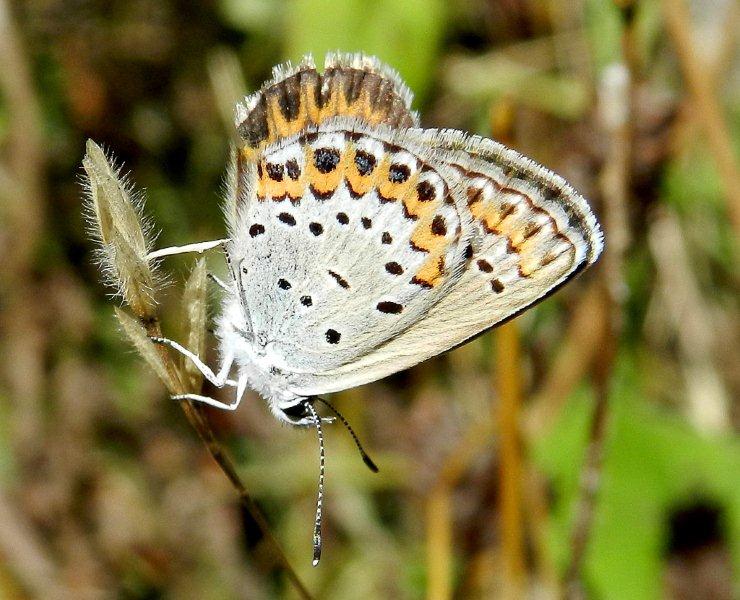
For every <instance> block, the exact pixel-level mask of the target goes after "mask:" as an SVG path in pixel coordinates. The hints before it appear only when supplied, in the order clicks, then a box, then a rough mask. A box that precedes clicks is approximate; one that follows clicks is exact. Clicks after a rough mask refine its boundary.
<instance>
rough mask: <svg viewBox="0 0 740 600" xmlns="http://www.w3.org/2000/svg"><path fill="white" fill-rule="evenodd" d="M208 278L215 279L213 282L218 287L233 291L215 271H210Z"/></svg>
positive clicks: (225, 290)
mask: <svg viewBox="0 0 740 600" xmlns="http://www.w3.org/2000/svg"><path fill="white" fill-rule="evenodd" d="M208 278H209V279H210V280H211V281H213V283H215V284H216V285H217V286H218V287H220V288H221V289H222V290H223V291H224V292H229V293H231V292H232V291H233V290H232V289H231V288H230V287H229V286H228V284H227V283H226V282H225V281H224V280H223V279H220V278H218V277H217V276H216V275H214V274H213V273H208Z"/></svg>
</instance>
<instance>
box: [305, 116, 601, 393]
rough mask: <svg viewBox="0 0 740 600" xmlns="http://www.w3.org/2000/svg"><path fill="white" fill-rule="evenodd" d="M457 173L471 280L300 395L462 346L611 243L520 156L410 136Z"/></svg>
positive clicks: (568, 195) (567, 189)
mask: <svg viewBox="0 0 740 600" xmlns="http://www.w3.org/2000/svg"><path fill="white" fill-rule="evenodd" d="M408 135H411V136H412V137H414V139H421V140H423V141H424V143H428V144H430V145H432V146H433V147H435V148H436V151H437V153H438V154H437V159H438V160H440V161H444V162H445V164H447V165H449V166H452V167H453V172H454V173H456V175H454V177H457V178H459V180H458V181H457V182H454V184H455V185H454V187H455V188H456V189H458V190H460V192H459V193H461V194H466V195H467V206H468V210H469V211H470V213H471V216H472V220H471V221H470V222H471V225H470V227H472V228H473V230H474V235H473V236H472V239H473V240H474V244H473V255H472V257H471V259H470V260H469V262H468V266H467V270H466V271H465V273H463V275H462V277H461V278H460V279H459V280H457V281H456V282H455V284H454V285H453V286H451V287H450V289H449V290H448V291H447V293H446V294H444V296H442V297H441V298H440V299H439V300H438V302H436V303H435V304H434V305H433V306H432V307H431V308H430V309H429V310H428V312H427V313H426V314H425V315H423V316H422V318H420V319H419V320H418V321H417V322H416V323H414V324H412V325H411V326H410V327H408V328H407V329H406V330H404V331H403V332H402V333H400V334H399V335H398V336H396V337H394V338H392V339H389V340H388V341H386V342H384V343H383V344H381V345H379V346H377V347H375V348H374V349H372V351H371V352H368V353H366V354H365V355H363V356H360V357H358V358H357V359H356V360H353V361H351V362H349V363H346V364H344V365H341V366H339V367H337V368H334V369H330V370H327V371H325V372H323V373H316V374H306V375H300V376H298V377H297V378H296V380H295V382H294V384H295V390H296V391H297V393H301V394H305V395H311V394H321V393H328V392H333V391H339V390H342V389H347V388H350V387H354V386H357V385H361V384H364V383H368V382H371V381H375V380H378V379H381V378H383V377H386V376H388V375H390V374H392V373H395V372H398V371H400V370H403V369H406V368H409V367H411V366H413V365H415V364H417V363H419V362H422V361H424V360H426V359H428V358H430V357H432V356H435V355H437V354H440V353H442V352H445V351H447V350H449V349H451V348H453V347H456V346H458V345H460V344H461V343H463V342H465V341H466V340H468V339H470V338H471V337H473V336H475V335H477V334H479V333H481V332H482V331H485V330H486V329H489V328H491V327H493V326H495V325H496V324H497V323H500V322H501V321H504V320H506V319H508V318H510V317H512V316H514V315H516V314H518V313H520V312H521V311H523V310H524V309H526V308H527V307H528V306H531V305H532V304H534V303H536V302H537V301H539V300H541V299H542V298H544V297H546V296H547V295H548V294H549V293H551V292H552V291H553V290H555V289H557V288H558V287H559V286H561V285H562V284H563V283H565V282H566V281H567V280H568V279H570V278H571V277H573V276H574V275H575V274H577V273H578V272H579V271H580V270H582V269H583V268H585V267H586V266H588V265H589V264H591V263H593V262H594V261H595V260H596V259H597V258H598V256H599V254H600V252H601V250H602V247H603V241H602V234H601V231H600V229H599V226H598V223H597V221H596V218H595V217H594V215H593V213H592V212H591V209H590V208H589V206H588V204H587V203H586V201H585V200H584V199H583V197H582V196H580V195H579V194H578V193H577V192H576V191H575V190H573V188H572V187H571V186H570V185H568V184H567V183H566V182H565V181H564V180H563V179H562V178H561V177H559V176H558V175H556V174H554V173H552V172H551V171H549V170H547V169H546V168H544V167H542V166H540V165H538V164H536V163H534V162H533V161H531V160H529V159H527V158H525V157H522V156H521V155H519V154H518V153H516V152H515V151H513V150H510V149H508V148H506V147H504V146H502V145H500V144H497V143H495V142H492V141H490V140H483V139H481V138H469V137H467V136H464V135H462V134H460V133H459V132H435V131H423V130H409V134H408Z"/></svg>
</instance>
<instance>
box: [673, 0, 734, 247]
mask: <svg viewBox="0 0 740 600" xmlns="http://www.w3.org/2000/svg"><path fill="white" fill-rule="evenodd" d="M662 4H663V18H664V19H665V24H666V28H667V29H668V33H669V35H670V36H671V37H672V38H673V43H674V46H675V50H676V54H677V55H678V58H679V62H680V65H681V69H682V71H683V76H684V78H685V79H686V85H687V87H688V90H689V93H690V94H691V95H692V96H693V100H694V103H695V107H694V108H695V110H694V115H695V116H696V119H697V120H698V121H699V122H700V123H701V125H702V127H703V128H704V132H705V134H706V136H707V142H708V145H709V151H710V152H711V153H712V154H713V155H714V160H715V161H716V162H717V168H718V171H719V176H720V179H721V181H722V185H723V187H724V189H725V194H726V196H727V213H728V216H729V218H730V221H731V222H732V225H733V227H734V229H735V233H736V234H740V171H739V170H738V167H737V165H738V161H737V158H736V157H735V154H734V152H733V149H732V141H731V139H730V134H729V130H728V128H727V124H726V123H725V119H724V117H723V115H722V109H721V106H720V102H719V100H718V98H717V96H716V94H715V86H714V85H713V81H712V77H713V73H712V69H710V68H707V66H706V65H703V64H702V63H701V58H700V55H699V53H698V52H697V49H696V45H695V44H694V40H693V32H692V28H691V15H690V14H689V9H688V7H687V6H686V3H685V2H684V0H663V3H662Z"/></svg>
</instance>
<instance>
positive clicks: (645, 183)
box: [0, 0, 740, 599]
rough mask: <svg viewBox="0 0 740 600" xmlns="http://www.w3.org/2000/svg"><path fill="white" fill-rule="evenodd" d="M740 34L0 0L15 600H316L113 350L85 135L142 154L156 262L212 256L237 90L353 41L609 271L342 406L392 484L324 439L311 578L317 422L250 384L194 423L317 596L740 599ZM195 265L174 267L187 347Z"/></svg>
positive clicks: (335, 437)
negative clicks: (205, 243)
mask: <svg viewBox="0 0 740 600" xmlns="http://www.w3.org/2000/svg"><path fill="white" fill-rule="evenodd" d="M739 13H740V6H738V4H737V3H736V2H734V1H733V0H663V1H661V0H635V1H629V0H624V1H621V2H610V1H606V0H577V1H575V2H566V1H564V0H562V1H558V0H451V1H447V0H408V1H405V2H397V1H395V0H377V1H375V2H365V1H363V0H342V1H340V0H292V1H290V2H272V1H269V0H210V1H205V2H195V1H190V0H160V1H157V2H154V1H147V0H126V1H123V0H120V1H119V0H71V1H69V0H67V1H64V2H63V1H61V0H25V1H21V0H15V1H13V0H0V257H2V258H1V259H0V264H1V265H2V267H1V268H0V311H2V312H1V313H0V326H1V327H2V338H1V339H0V353H1V354H0V356H2V372H1V373H0V597H2V598H62V597H63V598H160V597H167V598H205V599H211V598H212V599H220V598H227V599H228V598H250V599H251V598H297V597H301V596H300V592H299V591H297V588H296V587H295V586H294V585H292V584H291V581H290V580H289V578H288V577H287V576H286V569H285V567H284V565H282V566H281V563H280V562H279V561H278V560H277V559H276V553H275V552H274V548H273V546H272V545H271V544H270V543H269V541H268V540H267V539H266V537H265V535H264V534H263V533H262V532H261V531H260V529H259V528H258V527H257V526H256V524H255V521H254V518H253V515H251V514H250V512H249V511H248V510H246V509H245V508H244V507H243V506H242V505H241V504H240V503H239V502H238V497H237V493H236V492H235V490H234V488H233V487H232V486H231V484H230V483H229V481H228V480H227V478H226V477H225V476H224V474H223V473H222V472H221V470H220V469H219V468H218V466H217V465H216V463H215V462H214V461H213V460H212V458H211V456H210V455H209V453H208V451H207V449H206V447H205V446H204V444H203V443H202V442H201V441H200V439H199V438H198V435H197V433H196V432H195V431H194V430H193V429H192V428H191V427H189V425H188V422H187V420H186V419H185V418H184V416H183V413H182V411H181V410H180V408H179V407H178V405H177V404H176V403H175V402H172V401H170V400H169V399H168V397H167V393H166V391H165V389H164V387H163V386H162V384H161V383H160V382H159V381H158V380H157V379H156V378H155V376H154V375H153V374H152V373H151V372H150V370H149V369H148V367H147V366H146V365H145V364H144V363H143V361H142V360H141V359H140V358H139V357H138V356H137V355H136V354H135V353H134V352H133V350H132V349H131V347H130V346H129V344H128V342H126V341H125V340H124V338H123V337H122V335H121V334H120V332H119V330H118V326H117V323H116V321H115V319H114V317H113V306H114V305H116V304H117V302H116V301H114V300H111V299H110V298H109V294H110V292H111V290H110V289H106V288H105V287H104V286H103V285H102V284H101V283H100V277H99V273H98V271H97V268H96V266H95V265H94V264H93V262H92V261H91V251H92V244H91V242H90V241H89V239H88V238H87V236H86V233H85V227H84V223H83V219H82V217H81V186H80V179H81V174H82V171H81V168H80V163H81V159H82V156H83V153H84V143H85V140H86V139H87V138H93V139H94V140H96V141H97V142H98V143H100V144H102V145H103V146H104V147H105V148H106V149H107V150H109V151H110V152H112V153H113V154H114V155H115V157H116V158H117V160H118V161H119V162H120V163H122V164H124V165H125V169H126V170H127V171H128V172H130V177H131V180H132V181H134V182H135V184H136V186H137V188H138V189H145V190H146V212H147V214H148V215H150V217H151V218H152V220H153V221H154V223H155V226H156V229H157V230H159V231H161V233H160V235H159V239H158V245H159V246H168V245H179V244H183V243H188V242H194V241H200V240H206V239H214V238H219V237H223V235H224V225H223V220H222V217H221V213H220V203H221V199H220V191H221V189H222V181H223V175H224V169H225V165H226V160H227V153H228V147H229V144H230V143H231V142H232V141H233V139H234V138H233V136H234V133H233V128H232V109H233V104H234V102H235V100H237V99H238V98H239V97H241V96H242V95H243V94H244V93H246V92H247V91H251V90H254V89H255V88H257V87H258V86H259V85H260V84H261V82H262V81H263V80H264V79H266V78H267V77H269V74H270V69H271V67H272V66H273V65H274V64H277V63H279V62H281V61H284V60H288V59H290V60H294V61H297V60H299V59H300V57H301V56H302V55H303V54H304V53H306V52H312V53H313V54H314V56H315V57H316V58H317V62H319V63H321V62H322V60H323V54H324V53H325V52H326V51H328V50H334V49H341V50H343V51H363V52H366V53H370V54H375V55H377V56H378V57H380V58H381V59H382V60H384V61H386V62H387V63H389V64H390V65H391V66H393V67H394V68H396V69H397V70H399V71H400V73H401V75H402V76H403V77H404V78H405V80H406V81H407V82H408V84H409V85H410V87H411V88H412V90H413V91H414V92H415V95H416V99H415V102H414V106H415V108H416V109H418V110H420V111H421V113H422V123H423V124H424V125H425V126H428V127H431V126H434V127H453V128H460V129H465V130H467V131H470V132H474V133H478V134H481V135H486V136H492V137H495V138H497V139H499V140H501V141H504V142H505V143H507V144H508V145H510V146H513V147H514V148H516V149H518V150H519V151H521V152H523V153H525V154H527V155H529V156H531V157H533V158H535V159H537V160H538V161H540V162H542V163H543V164H545V165H547V166H548V167H550V168H552V169H554V170H556V171H557V172H558V173H560V174H562V175H563V176H564V177H566V179H568V180H569V181H571V182H572V183H573V184H574V185H575V187H576V188H578V189H579V190H580V191H581V192H582V193H583V194H584V195H585V196H586V197H587V198H589V199H590V200H591V202H592V204H593V206H594V208H595V210H596V212H597V213H598V214H599V216H600V218H601V220H602V222H603V224H604V227H605V230H606V236H607V252H606V254H605V255H604V257H603V258H602V259H601V261H600V262H599V264H598V265H597V266H596V267H595V268H593V269H591V270H590V271H589V272H587V273H586V274H585V275H584V276H582V277H580V278H579V279H578V280H576V281H575V282H573V283H572V284H570V285H568V286H566V287H565V288H564V289H563V290H562V291H560V292H559V293H557V294H556V295H555V296H554V297H552V298H550V299H548V300H547V301H546V302H544V303H542V304H541V305H539V306H538V307H537V308H535V309H534V310H531V311H529V312H527V313H526V314H524V315H523V316H521V317H520V318H518V319H516V320H515V321H514V322H512V323H511V324H509V325H506V326H504V327H502V328H499V329H497V330H494V331H493V332H491V333H488V334H486V335H484V336H482V337H480V338H478V339H477V340H475V341H474V342H472V343H470V344H468V345H466V346H464V347H462V348H460V349H457V350H455V351H453V352H451V353H449V354H447V355H445V356H441V357H438V358H436V359H434V360H431V361H428V362H427V363H424V364H422V365H419V366H418V367H416V368H413V369H411V370H410V371H408V372H405V373H402V374H399V375H397V376H394V377H391V378H390V379H387V380H384V381H381V382H378V383H375V384H372V385H368V386H365V387H362V388H360V389H356V390H351V391H348V392H345V393H341V394H337V395H335V396H334V398H333V399H334V400H335V401H336V403H337V405H338V406H339V408H340V409H341V410H342V411H343V412H344V413H345V414H346V416H347V417H348V419H349V420H350V422H351V423H352V424H353V426H354V427H355V428H356V429H357V431H358V433H359V435H360V437H361V438H362V440H363V442H364V443H365V445H366V448H367V449H368V451H369V452H370V453H371V455H372V456H373V458H374V459H375V461H376V462H377V463H378V465H379V466H380V473H379V474H377V475H374V474H372V473H370V472H369V471H368V470H367V469H366V468H365V467H364V465H363V464H362V461H361V460H359V458H358V456H357V454H356V451H355V449H354V447H353V444H352V441H351V439H350V438H349V437H348V436H347V435H346V432H345V431H343V430H342V429H341V428H340V427H339V426H334V427H330V428H327V432H326V435H327V453H328V473H327V476H328V481H327V487H326V491H327V497H326V504H325V517H324V519H325V520H324V534H325V541H324V557H323V559H322V562H321V565H320V566H319V567H318V568H312V567H311V561H310V558H311V530H312V525H313V513H314V507H315V505H314V503H315V494H316V478H317V470H318V454H317V445H316V438H315V432H314V431H311V430H308V431H303V430H291V429H287V428H283V427H281V426H279V425H278V424H277V422H276V421H275V420H274V419H273V418H272V416H271V415H270V414H269V412H268V410H267V408H266V406H265V404H264V403H263V402H262V401H261V400H260V399H259V398H258V397H257V396H256V395H254V394H252V393H250V394H248V396H247V398H246V401H245V402H244V403H243V404H242V406H241V407H240V409H239V411H237V412H236V413H235V414H225V413H222V412H219V411H214V410H206V411H205V412H204V414H206V416H207V418H208V420H209V421H210V424H211V426H212V428H213V429H214V431H215V432H216V436H217V437H218V439H219V440H220V443H221V444H222V445H223V447H224V448H225V450H226V451H227V452H228V453H229V454H230V455H231V456H232V457H233V459H234V461H235V462H236V467H237V471H238V473H239V475H240V477H241V478H242V480H243V482H244V485H245V486H246V488H247V490H248V491H249V493H250V494H251V495H252V497H253V498H254V499H255V501H256V503H257V505H258V506H259V508H260V509H261V511H262V512H263V513H264V515H265V517H266V519H267V521H268V523H269V526H270V529H271V531H272V533H273V534H274V536H275V538H276V539H277V540H278V542H279V543H280V545H281V546H282V547H283V549H284V552H285V554H286V556H287V558H288V560H289V561H290V563H291V565H292V568H293V569H294V570H295V573H296V574H297V577H298V578H300V579H301V581H302V582H303V585H304V586H305V587H306V588H307V589H308V590H309V591H310V593H311V594H313V595H315V596H316V597H321V598H363V599H364V598H370V599H372V598H434V599H444V598H451V597H455V598H520V597H529V598H557V597H561V596H563V595H567V596H569V597H586V598H634V599H640V598H645V599H648V598H682V599H683V598H720V599H723V598H728V599H729V598H733V597H735V598H736V597H739V596H740V439H739V438H738V435H737V431H738V426H739V425H740V409H739V408H738V402H737V398H738V392H739V391H740V343H739V341H740V324H739V321H738V293H737V292H738V269H737V250H738V233H739V232H740V175H739V174H738V170H739V167H738V156H740V54H739V53H738V32H739V31H740V14H739ZM208 261H209V265H210V266H211V267H212V268H213V269H214V270H216V271H217V272H218V271H220V270H222V269H223V264H222V261H221V259H220V257H219V256H218V254H217V253H216V254H214V255H213V256H209V258H208ZM193 263H194V259H193V258H192V257H187V256H185V257H178V258H172V259H169V260H168V261H167V262H166V263H165V270H166V271H167V272H168V273H169V274H170V277H169V279H170V281H171V284H170V285H169V286H168V287H166V288H165V290H164V291H163V292H162V293H161V294H160V296H161V314H162V318H163V329H164V331H165V332H166V333H167V334H168V335H169V336H170V337H175V338H177V337H178V336H179V335H181V326H180V323H181V318H180V315H181V308H180V304H179V298H180V294H181V291H182V282H183V281H184V280H185V278H186V277H187V275H188V273H189V271H190V269H192V267H193ZM217 298H218V295H217V294H216V292H215V291H214V292H213V293H212V298H211V314H214V313H215V311H216V310H217ZM209 346H210V347H211V348H210V350H209V354H208V355H209V357H210V358H211V360H213V358H215V353H214V352H213V348H212V346H213V341H211V343H210V344H209ZM214 393H215V392H214Z"/></svg>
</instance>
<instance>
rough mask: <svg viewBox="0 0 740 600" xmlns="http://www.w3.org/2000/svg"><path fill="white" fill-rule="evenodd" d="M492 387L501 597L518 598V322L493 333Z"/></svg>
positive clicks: (521, 575) (522, 564)
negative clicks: (497, 446) (494, 393)
mask: <svg viewBox="0 0 740 600" xmlns="http://www.w3.org/2000/svg"><path fill="white" fill-rule="evenodd" d="M494 340H495V342H496V366H497V368H496V372H495V378H496V379H495V387H496V389H497V391H498V394H497V395H498V408H497V411H496V415H495V418H496V422H497V425H498V427H497V429H498V436H499V444H500V451H499V482H500V485H499V494H500V500H499V502H500V505H499V508H500V527H501V558H502V563H503V564H502V566H503V570H502V576H503V577H502V580H503V583H504V589H503V592H504V594H503V597H504V598H520V597H521V596H522V592H523V589H524V581H525V575H526V560H525V555H524V523H523V515H522V481H523V473H524V467H523V465H522V452H521V439H520V437H521V436H520V434H519V419H520V413H521V406H522V373H521V347H520V342H519V325H518V324H517V323H516V322H513V321H512V322H510V323H506V324H505V325H502V326H501V327H499V328H498V329H497V330H496V332H495V336H494Z"/></svg>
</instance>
